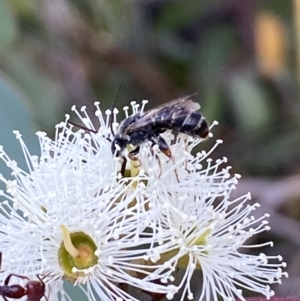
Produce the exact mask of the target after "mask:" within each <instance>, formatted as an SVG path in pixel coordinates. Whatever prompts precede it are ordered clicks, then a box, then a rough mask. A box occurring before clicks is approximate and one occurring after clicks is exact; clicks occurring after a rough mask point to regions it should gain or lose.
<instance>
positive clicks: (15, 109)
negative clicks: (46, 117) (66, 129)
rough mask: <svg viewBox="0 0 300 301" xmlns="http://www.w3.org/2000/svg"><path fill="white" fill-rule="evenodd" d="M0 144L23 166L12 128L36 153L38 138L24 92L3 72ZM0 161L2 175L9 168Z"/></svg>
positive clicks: (18, 144)
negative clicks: (18, 132) (17, 131)
mask: <svg viewBox="0 0 300 301" xmlns="http://www.w3.org/2000/svg"><path fill="white" fill-rule="evenodd" d="M0 107H1V110H0V145H2V146H3V147H4V150H5V152H6V153H7V154H8V155H9V157H10V158H12V159H14V160H16V161H17V162H18V165H19V166H20V167H22V168H25V166H26V164H25V160H24V156H23V153H22V149H21V146H20V143H19V142H18V141H17V139H16V137H15V135H14V134H13V133H12V131H13V130H19V131H20V133H21V134H22V138H23V139H24V141H25V142H26V145H28V149H29V150H30V151H31V152H32V153H35V154H37V153H38V149H39V148H38V139H37V137H35V134H34V132H35V124H34V122H33V114H32V110H31V108H30V107H29V105H28V100H27V98H26V96H25V95H24V93H22V91H21V90H20V89H18V88H17V87H16V86H15V85H14V84H13V82H12V81H11V80H10V79H9V78H8V77H7V76H6V75H5V74H4V73H0ZM4 166H5V165H4V164H3V162H2V161H1V162H0V172H1V173H2V174H4V176H8V175H9V174H10V172H9V170H8V169H7V168H5V167H4Z"/></svg>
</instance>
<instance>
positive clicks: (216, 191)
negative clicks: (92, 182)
mask: <svg viewBox="0 0 300 301" xmlns="http://www.w3.org/2000/svg"><path fill="white" fill-rule="evenodd" d="M145 103H146V102H145V101H143V106H142V109H141V110H143V109H144V105H145ZM124 110H125V112H126V114H127V115H126V116H127V117H128V113H127V111H128V107H125V108H124ZM132 111H133V113H136V112H137V111H138V106H137V105H136V104H135V103H132ZM76 112H77V111H76ZM108 113H110V112H108ZM77 114H78V116H79V118H80V119H81V121H82V122H83V123H84V124H85V125H86V126H87V127H88V128H92V129H94V127H93V124H92V122H91V120H90V119H89V117H88V116H87V115H86V114H85V115H84V117H82V116H81V114H79V113H78V112H77ZM117 114H118V112H117V110H115V111H114V114H113V119H114V128H116V127H117V123H116V120H117ZM96 115H97V116H98V117H99V121H100V125H101V126H102V127H100V133H90V135H91V137H92V141H93V143H92V144H94V145H97V144H98V141H99V140H101V132H102V131H105V130H106V131H109V129H108V122H107V121H106V122H105V121H104V118H103V117H102V114H101V111H100V109H99V107H98V109H97V113H96ZM214 124H215V123H213V124H212V126H213V125H214ZM105 128H106V129H105ZM162 136H163V137H164V139H165V140H166V141H167V143H168V144H169V146H170V149H171V152H172V159H169V158H168V157H166V156H165V155H164V154H162V153H160V151H159V150H158V148H157V147H154V148H153V149H152V151H151V150H150V143H144V144H143V145H142V146H141V149H140V151H139V155H138V158H139V166H138V168H132V166H133V165H134V164H135V163H134V162H131V165H130V164H129V165H127V167H128V168H130V167H131V171H133V173H131V177H130V176H129V177H126V178H123V179H121V180H120V181H121V182H122V181H124V183H125V181H126V180H128V179H132V180H134V181H135V182H137V183H145V185H141V190H140V191H139V192H138V193H137V194H136V199H137V200H138V201H139V202H143V201H144V200H147V201H148V202H149V203H148V207H149V208H150V209H151V210H152V209H153V208H160V210H158V211H156V212H157V213H158V214H154V213H153V212H152V211H151V214H150V212H149V218H148V219H147V220H145V222H144V225H145V226H146V227H149V228H152V229H155V230H154V231H153V232H154V234H153V239H155V237H156V236H157V235H160V236H162V233H164V234H163V237H164V239H162V238H161V237H157V238H156V240H157V241H160V242H161V244H160V245H159V246H158V247H157V248H155V249H153V250H151V249H150V250H149V252H148V253H147V256H148V257H149V260H148V261H147V262H148V264H149V265H150V266H151V265H152V264H154V263H155V264H156V265H157V264H160V267H159V268H157V269H156V270H155V274H157V275H161V277H162V282H164V283H166V282H168V281H173V280H174V279H175V278H176V277H177V282H179V286H178V287H175V286H174V287H173V290H172V289H170V291H169V293H168V294H167V297H168V298H169V299H172V298H173V296H174V294H176V293H177V292H178V290H179V288H181V290H182V291H181V292H180V294H181V300H183V299H184V298H185V296H187V297H188V299H193V298H195V299H196V300H199V301H202V300H206V301H210V300H217V299H218V297H221V298H223V299H224V300H235V298H240V299H241V300H245V299H244V298H243V291H242V290H244V289H247V290H250V291H253V292H256V293H260V294H263V295H265V296H266V297H271V296H273V294H274V292H273V291H272V290H271V288H270V285H271V284H273V283H280V281H281V280H280V279H281V277H282V276H287V274H286V273H285V272H283V271H282V267H285V263H284V262H282V258H281V256H267V255H265V254H259V255H252V254H247V253H246V252H244V250H247V249H251V250H253V249H259V248H261V247H265V246H272V242H266V243H264V244H259V245H256V244H251V243H248V239H249V238H251V237H252V236H253V235H255V234H259V233H261V232H263V231H266V230H269V229H270V228H269V226H268V223H267V221H265V218H266V217H267V216H268V215H267V214H266V215H264V216H262V217H260V218H255V217H254V216H253V215H252V214H253V211H254V210H255V209H256V208H257V207H259V204H251V203H250V202H249V200H250V194H247V195H245V196H242V197H240V198H238V199H236V200H231V199H230V193H231V191H232V190H233V189H235V187H236V185H237V183H238V178H239V177H240V176H239V175H235V176H231V175H230V173H229V170H230V167H223V166H224V164H226V163H227V159H226V158H223V159H220V160H216V161H215V162H214V161H213V160H212V159H211V158H210V154H211V153H212V152H213V150H214V149H215V147H217V146H218V144H220V143H221V142H222V141H220V140H217V142H216V144H215V146H214V147H213V148H212V149H211V150H210V151H209V152H205V151H202V152H199V153H197V154H196V155H195V156H194V155H192V154H191V151H192V150H193V149H194V148H195V147H199V143H200V142H201V139H193V138H191V137H188V136H186V135H182V134H179V135H178V136H177V137H176V138H174V135H173V134H172V133H171V132H169V131H167V132H165V133H163V134H162ZM110 139H112V137H111V136H110ZM153 153H154V155H153ZM119 169H120V166H118V170H119ZM166 232H167V233H169V234H166ZM165 237H169V238H170V239H165ZM240 248H241V249H243V251H240ZM177 268H183V269H184V273H183V276H182V277H181V278H180V277H179V276H178V275H177V274H176V270H177ZM169 269H170V271H167V270H169ZM199 269H201V272H202V275H203V280H202V283H201V281H199V287H200V286H201V284H202V290H201V291H200V292H199V291H198V292H196V293H197V296H194V295H195V294H194V292H192V290H191V287H190V283H191V279H192V277H193V275H194V272H195V270H199ZM147 277H151V276H150V275H149V276H147ZM147 277H146V279H148V278H147ZM174 277H175V278H174ZM178 278H179V279H178ZM148 291H149V292H151V289H149V290H148ZM152 293H155V292H154V291H152Z"/></svg>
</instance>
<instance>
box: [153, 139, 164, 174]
mask: <svg viewBox="0 0 300 301" xmlns="http://www.w3.org/2000/svg"><path fill="white" fill-rule="evenodd" d="M151 141H152V144H151V146H150V152H151V155H152V157H154V156H155V159H156V160H157V162H158V165H159V175H158V178H160V176H161V174H162V167H161V162H160V159H159V156H158V155H157V154H155V153H154V149H153V146H154V145H156V142H155V141H153V140H151Z"/></svg>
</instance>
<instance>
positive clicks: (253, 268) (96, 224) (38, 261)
mask: <svg viewBox="0 0 300 301" xmlns="http://www.w3.org/2000/svg"><path fill="white" fill-rule="evenodd" d="M145 104H146V102H145V101H144V102H143V106H142V108H141V110H143V109H144V106H145ZM124 109H125V113H126V114H127V116H128V107H125V108H124ZM72 110H73V111H74V112H75V113H76V114H77V116H78V117H79V118H80V120H81V122H83V124H84V125H85V127H87V128H89V129H91V130H93V131H84V130H82V129H79V130H78V129H76V128H75V127H74V126H72V125H70V123H68V120H69V118H70V116H66V120H65V121H64V122H62V123H60V124H58V125H57V127H56V134H55V138H54V139H53V140H51V139H50V138H48V137H47V136H46V134H45V133H42V132H39V133H37V136H38V137H39V142H40V147H41V154H40V156H39V157H38V156H32V155H30V154H29V152H28V149H27V148H26V145H25V143H24V142H23V140H22V138H21V135H20V133H19V132H15V134H16V136H17V139H18V140H19V141H20V144H21V147H22V149H23V153H24V156H25V160H26V162H27V167H28V170H26V171H25V170H22V169H20V168H19V167H18V165H17V163H16V162H15V161H13V160H11V159H10V158H9V156H8V155H7V154H6V153H5V152H4V150H3V149H0V157H1V159H2V160H3V161H4V162H5V163H6V165H7V166H8V167H9V168H10V169H11V170H12V177H13V179H11V180H8V179H5V178H4V177H3V176H2V175H1V176H0V180H1V181H3V182H4V183H5V184H6V192H4V191H1V195H2V196H3V199H4V201H3V202H2V204H1V215H0V241H1V249H0V251H1V252H2V259H3V260H2V271H3V273H1V274H0V279H2V283H3V281H4V279H6V278H7V277H8V276H9V275H10V274H12V273H13V274H18V275H24V276H26V277H28V278H30V279H36V277H37V275H39V277H41V278H43V281H44V282H45V284H46V292H45V296H47V297H48V299H50V300H52V299H53V300H57V298H58V296H60V298H61V299H62V300H71V299H70V297H69V296H68V294H67V293H66V292H65V290H64V287H63V283H64V281H70V282H72V283H73V284H74V285H75V286H78V287H80V288H81V289H82V291H83V292H84V293H85V295H86V296H87V299H88V300H102V301H106V300H107V301H108V300H138V299H137V297H136V294H137V293H140V292H141V291H143V292H144V293H146V294H148V295H150V296H152V298H153V299H154V300H161V299H163V298H164V297H166V298H167V299H173V298H177V299H178V300H184V298H186V297H187V298H188V299H190V300H192V299H195V300H199V301H200V300H206V301H211V300H214V301H216V300H218V298H223V300H235V298H239V299H241V300H245V299H244V297H243V291H242V290H250V291H253V292H256V293H260V294H262V295H265V296H266V297H271V296H273V294H274V292H273V291H272V290H271V288H270V284H273V283H279V282H280V279H281V277H282V276H283V275H286V273H285V272H283V271H282V267H284V266H285V263H284V262H282V259H281V257H280V256H267V255H265V254H260V255H249V254H247V253H245V252H243V253H241V252H239V249H240V248H251V249H253V248H260V247H262V246H264V245H265V246H267V245H271V243H270V242H268V243H265V244H264V245H251V244H250V245H249V244H247V242H248V239H249V238H250V237H251V236H253V235H255V234H257V233H261V232H262V231H265V230H269V226H268V224H267V222H266V221H265V217H266V216H267V215H265V216H262V217H261V218H258V219H255V218H254V217H253V216H252V212H253V211H254V210H255V209H256V208H257V207H258V206H259V205H258V204H253V203H252V204H250V203H249V200H250V195H248V194H247V195H244V196H242V197H240V198H238V199H236V200H231V199H230V193H231V191H232V190H233V189H235V186H236V184H237V182H238V178H239V175H234V176H231V175H230V173H229V169H230V168H229V167H224V166H225V164H226V158H223V159H220V160H217V161H215V162H214V161H213V160H212V159H210V154H211V152H212V151H213V150H214V148H215V147H217V145H218V144H220V143H221V141H217V142H216V144H215V146H214V147H213V148H212V149H211V150H210V151H209V152H204V151H203V152H201V153H197V154H196V155H195V156H194V155H192V154H191V151H192V149H193V148H194V147H195V146H197V145H198V144H199V143H200V142H201V139H193V138H191V137H188V136H186V135H183V134H179V135H178V136H176V137H174V136H173V135H172V133H170V132H166V133H165V134H163V136H164V138H165V139H166V141H167V142H168V144H169V145H170V149H171V152H172V154H173V159H174V160H170V159H169V158H168V157H166V156H165V155H164V154H161V153H160V151H159V150H158V149H157V148H154V149H153V150H151V151H150V146H149V145H148V144H147V143H145V144H144V145H143V146H142V147H141V150H140V152H139V156H138V158H139V161H138V162H137V161H130V160H128V162H127V169H128V171H129V172H127V173H126V176H122V175H120V172H119V171H120V161H121V160H122V158H115V157H114V156H113V154H112V153H111V141H112V138H113V135H112V133H111V130H110V127H109V122H108V120H109V118H108V116H109V115H110V114H113V116H112V117H113V120H114V124H113V127H114V128H117V126H118V124H117V122H116V120H117V114H118V112H117V110H114V112H110V111H107V112H106V114H103V113H102V112H101V110H100V108H99V104H98V103H97V104H96V116H97V117H98V119H99V125H98V126H97V127H96V128H97V130H96V128H95V126H94V124H93V122H92V121H91V119H90V118H89V116H88V115H87V114H86V111H85V108H84V107H83V108H82V109H81V111H77V110H76V108H75V107H74V108H73V109H72ZM137 110H138V106H137V105H136V104H135V103H132V111H133V112H137ZM213 125H214V123H213ZM98 127H99V129H98ZM196 271H200V272H201V273H202V278H201V279H200V278H199V279H194V280H193V281H194V282H196V283H197V290H196V291H195V292H193V291H192V287H191V280H192V278H195V277H199V273H198V274H197V273H196ZM195 275H196V276H195ZM193 276H194V277H193ZM13 281H14V282H13ZM10 283H23V284H24V280H21V279H15V280H10ZM148 298H149V297H148ZM33 301H39V300H33ZM74 301H75V300H74Z"/></svg>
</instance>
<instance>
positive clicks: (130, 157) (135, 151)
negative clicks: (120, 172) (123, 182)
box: [128, 146, 140, 161]
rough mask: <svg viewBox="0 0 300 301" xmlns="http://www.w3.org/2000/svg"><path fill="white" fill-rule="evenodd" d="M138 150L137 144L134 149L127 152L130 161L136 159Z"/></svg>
mask: <svg viewBox="0 0 300 301" xmlns="http://www.w3.org/2000/svg"><path fill="white" fill-rule="evenodd" d="M139 151H140V147H139V146H137V147H136V148H135V149H134V150H132V151H131V152H129V154H128V157H129V159H130V160H132V161H138V158H137V155H138V154H139Z"/></svg>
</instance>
